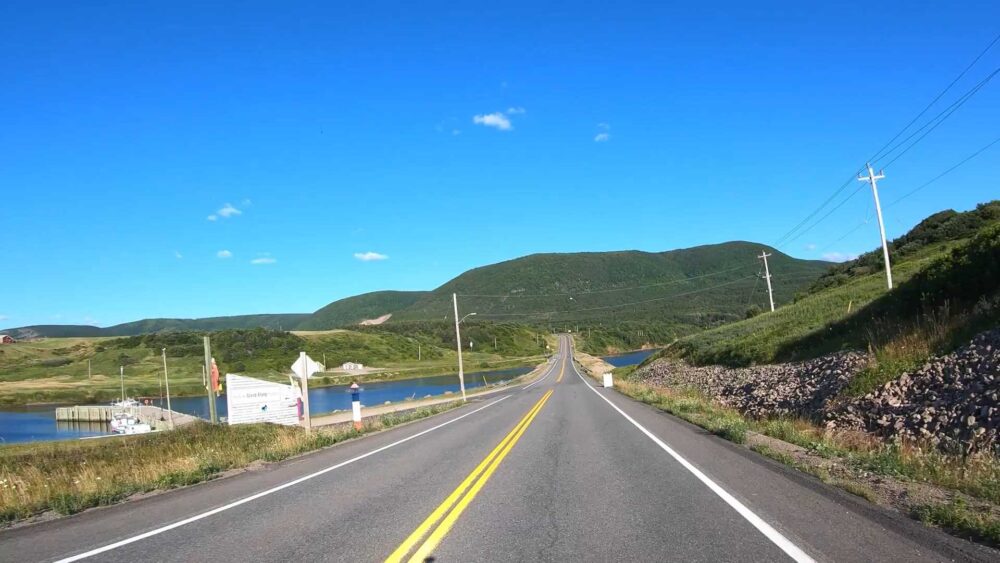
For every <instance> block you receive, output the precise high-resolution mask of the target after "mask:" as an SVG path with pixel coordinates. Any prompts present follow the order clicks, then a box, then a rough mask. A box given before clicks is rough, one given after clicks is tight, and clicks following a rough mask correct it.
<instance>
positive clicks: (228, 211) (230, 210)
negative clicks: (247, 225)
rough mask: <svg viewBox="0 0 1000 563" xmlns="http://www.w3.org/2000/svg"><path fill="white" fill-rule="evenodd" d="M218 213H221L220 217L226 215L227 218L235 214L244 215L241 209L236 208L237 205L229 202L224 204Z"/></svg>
mask: <svg viewBox="0 0 1000 563" xmlns="http://www.w3.org/2000/svg"><path fill="white" fill-rule="evenodd" d="M217 213H218V214H219V216H220V217H225V218H227V219H228V218H229V217H232V216H234V215H242V214H243V212H242V211H240V210H239V209H236V208H235V207H233V204H231V203H227V204H225V205H223V206H222V209H220V210H219V211H217Z"/></svg>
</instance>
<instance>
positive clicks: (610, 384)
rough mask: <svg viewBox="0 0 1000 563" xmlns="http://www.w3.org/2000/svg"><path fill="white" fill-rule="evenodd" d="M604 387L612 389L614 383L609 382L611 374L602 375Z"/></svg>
mask: <svg viewBox="0 0 1000 563" xmlns="http://www.w3.org/2000/svg"><path fill="white" fill-rule="evenodd" d="M604 386H605V387H614V386H615V384H614V382H613V381H612V380H611V374H610V373H606V374H604Z"/></svg>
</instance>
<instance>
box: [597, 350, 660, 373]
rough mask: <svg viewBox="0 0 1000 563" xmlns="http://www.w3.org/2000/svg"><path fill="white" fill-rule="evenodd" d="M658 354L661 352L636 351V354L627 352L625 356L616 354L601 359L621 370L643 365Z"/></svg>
mask: <svg viewBox="0 0 1000 563" xmlns="http://www.w3.org/2000/svg"><path fill="white" fill-rule="evenodd" d="M656 352H659V350H658V349H655V348H650V349H648V350H635V351H634V352H625V353H624V354H616V355H614V356H604V357H602V358H601V359H602V360H604V361H605V362H608V363H609V364H611V365H613V366H615V367H616V368H620V367H625V366H634V365H636V364H641V363H642V361H643V360H645V359H646V358H648V357H650V356H652V355H653V354H655V353H656Z"/></svg>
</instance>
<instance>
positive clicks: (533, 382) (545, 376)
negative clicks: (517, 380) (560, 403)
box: [521, 365, 555, 391]
mask: <svg viewBox="0 0 1000 563" xmlns="http://www.w3.org/2000/svg"><path fill="white" fill-rule="evenodd" d="M553 371H555V365H553V366H551V367H550V368H549V371H547V372H545V375H543V376H542V378H541V379H539V380H538V381H532V382H531V383H529V384H527V385H525V386H524V387H522V388H521V391H524V390H525V389H527V388H528V387H531V386H532V385H534V384H536V383H541V382H543V381H545V380H546V379H547V378H548V377H549V376H550V375H552V372H553Z"/></svg>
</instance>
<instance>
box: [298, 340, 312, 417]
mask: <svg viewBox="0 0 1000 563" xmlns="http://www.w3.org/2000/svg"><path fill="white" fill-rule="evenodd" d="M299 362H301V363H302V373H300V374H299V376H300V377H301V378H302V414H303V415H305V423H306V434H311V433H312V416H311V415H310V414H309V363H308V360H307V359H306V353H305V352H299Z"/></svg>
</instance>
